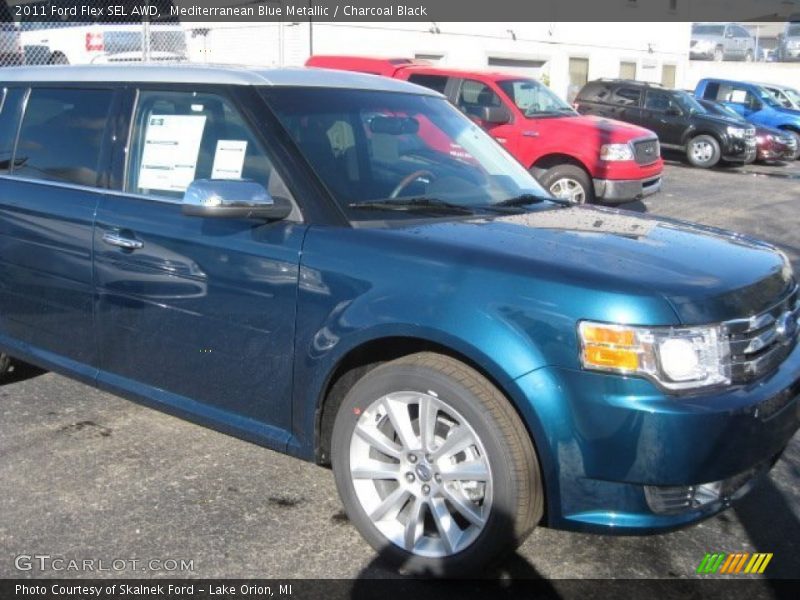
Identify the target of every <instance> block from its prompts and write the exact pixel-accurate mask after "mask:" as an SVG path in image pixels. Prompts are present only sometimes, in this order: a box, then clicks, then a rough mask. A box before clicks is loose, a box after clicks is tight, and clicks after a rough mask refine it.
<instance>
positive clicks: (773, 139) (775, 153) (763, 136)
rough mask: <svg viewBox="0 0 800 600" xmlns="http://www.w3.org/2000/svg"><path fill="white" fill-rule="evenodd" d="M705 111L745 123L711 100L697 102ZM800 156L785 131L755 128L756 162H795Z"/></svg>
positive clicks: (729, 110) (729, 109) (722, 105)
mask: <svg viewBox="0 0 800 600" xmlns="http://www.w3.org/2000/svg"><path fill="white" fill-rule="evenodd" d="M699 102H700V104H702V105H703V108H705V109H706V110H707V111H709V112H710V113H712V114H718V115H721V116H724V117H731V118H734V119H738V120H740V121H741V122H742V123H747V121H745V120H744V119H743V118H742V117H741V116H740V115H739V113H737V112H736V111H734V110H733V109H731V108H728V107H727V106H725V105H724V104H720V103H719V102H714V101H712V100H699ZM798 156H800V148H799V147H798V145H797V140H795V139H794V137H792V136H791V135H789V134H788V133H787V132H785V131H781V130H780V129H773V128H772V127H763V126H760V125H759V126H757V127H756V160H757V161H767V162H771V161H776V160H778V161H782V160H796V159H797V158H798Z"/></svg>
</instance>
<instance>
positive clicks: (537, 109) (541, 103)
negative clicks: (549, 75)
mask: <svg viewBox="0 0 800 600" xmlns="http://www.w3.org/2000/svg"><path fill="white" fill-rule="evenodd" d="M498 85H499V86H500V89H502V90H503V92H505V94H506V95H507V96H508V97H509V98H510V99H511V100H512V101H513V102H514V104H516V106H517V108H519V109H520V111H522V114H524V115H525V116H526V117H535V116H537V115H548V114H549V115H553V114H557V115H570V114H575V111H574V109H573V108H572V107H571V106H570V105H569V104H567V103H566V102H564V101H563V100H562V99H561V98H559V97H558V96H556V95H555V94H554V93H553V92H552V91H551V90H550V89H549V88H548V87H547V86H545V85H543V84H541V83H539V82H538V81H534V80H533V79H506V80H504V81H501V82H499V83H498Z"/></svg>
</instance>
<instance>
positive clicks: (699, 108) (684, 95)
mask: <svg viewBox="0 0 800 600" xmlns="http://www.w3.org/2000/svg"><path fill="white" fill-rule="evenodd" d="M675 100H676V101H677V102H678V104H680V105H681V108H682V109H683V110H685V111H686V112H689V113H694V114H701V115H702V114H704V113H706V112H708V111H707V110H706V109H705V107H704V106H703V105H702V104H700V103H699V102H698V101H697V98H695V97H694V96H692V95H691V94H689V93H688V92H684V91H681V90H678V91H676V92H675Z"/></svg>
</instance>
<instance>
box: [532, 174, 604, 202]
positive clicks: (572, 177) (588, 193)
mask: <svg viewBox="0 0 800 600" xmlns="http://www.w3.org/2000/svg"><path fill="white" fill-rule="evenodd" d="M538 179H539V183H541V184H542V186H543V187H544V188H545V189H546V190H548V191H549V192H550V193H551V194H553V196H555V197H556V198H560V199H561V200H567V201H568V202H571V203H573V204H589V203H591V202H594V200H595V198H594V186H593V185H592V180H591V179H590V178H589V175H587V174H586V171H584V170H583V169H581V168H580V167H576V166H575V165H556V166H555V167H551V168H549V169H547V170H546V171H545V172H544V173H542V174H541V176H540V177H539V178H538Z"/></svg>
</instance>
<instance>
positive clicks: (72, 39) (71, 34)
mask: <svg viewBox="0 0 800 600" xmlns="http://www.w3.org/2000/svg"><path fill="white" fill-rule="evenodd" d="M70 2H73V3H74V4H76V5H77V6H82V5H84V4H85V2H83V1H82V0H58V2H55V1H54V0H38V1H35V2H29V3H28V4H27V5H28V6H30V8H31V10H34V11H36V12H35V14H40V15H41V14H52V13H51V12H50V11H51V4H52V5H54V6H56V5H57V6H58V7H59V8H62V9H63V8H67V7H68V5H69V4H70ZM151 4H154V5H155V4H156V2H153V3H151ZM158 4H159V5H161V6H162V11H163V10H164V7H168V6H170V5H171V4H172V3H171V2H170V1H169V0H158ZM104 14H105V13H104ZM163 14H168V13H163ZM102 19H108V20H102ZM21 27H22V45H23V47H24V48H25V55H26V57H27V62H28V64H38V65H41V64H73V65H83V64H97V63H107V62H124V63H128V62H141V61H143V60H145V58H146V60H147V61H182V60H185V59H186V36H185V33H184V30H183V27H182V26H181V24H180V23H179V22H177V21H176V20H173V21H170V20H169V18H168V17H165V18H164V20H161V21H154V22H152V23H150V25H149V36H144V35H143V30H142V24H141V23H135V22H128V23H123V22H114V21H113V19H110V18H109V17H108V16H107V15H106V16H99V17H98V18H95V19H94V20H92V19H91V18H89V17H86V18H84V19H83V20H80V21H77V20H75V21H56V22H52V21H25V22H23V23H22V25H21Z"/></svg>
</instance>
